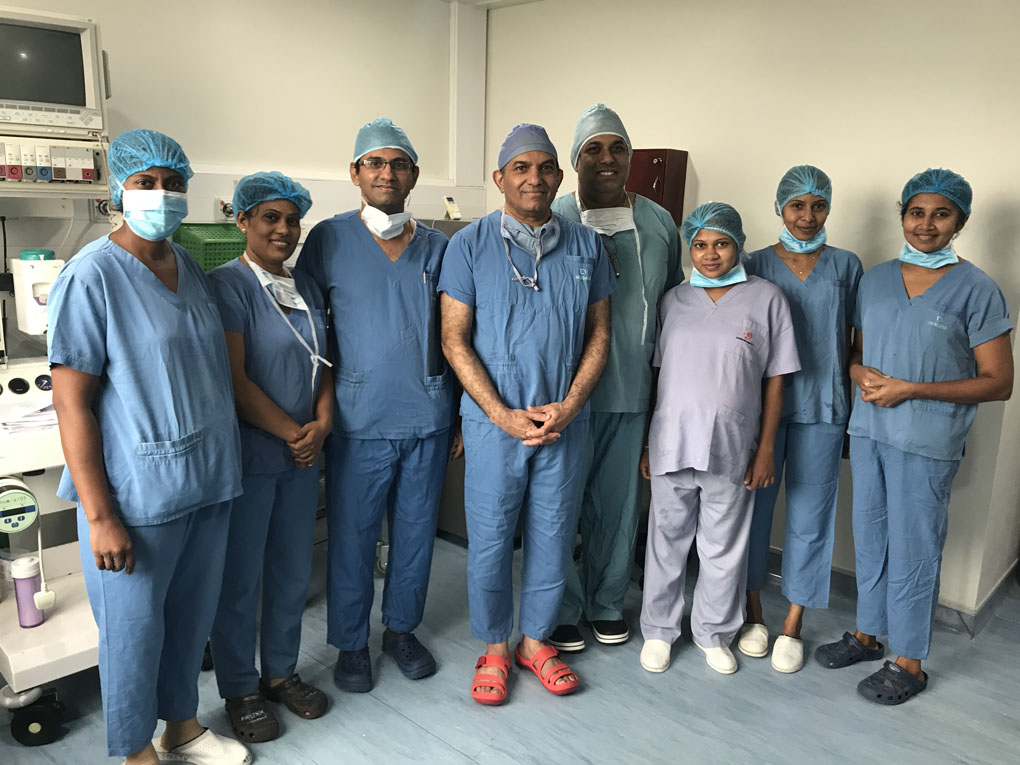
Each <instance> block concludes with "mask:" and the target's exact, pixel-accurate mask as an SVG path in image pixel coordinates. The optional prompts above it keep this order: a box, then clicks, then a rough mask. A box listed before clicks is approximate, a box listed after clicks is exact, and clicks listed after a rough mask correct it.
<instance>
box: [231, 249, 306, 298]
mask: <svg viewBox="0 0 1020 765" xmlns="http://www.w3.org/2000/svg"><path fill="white" fill-rule="evenodd" d="M244 260H245V262H246V263H247V264H248V265H249V266H251V270H252V271H253V272H254V274H255V278H256V279H258V280H259V284H261V285H262V288H263V289H264V290H266V292H268V293H269V294H270V295H272V296H273V297H274V298H275V299H276V302H277V303H279V304H280V305H282V306H283V307H284V308H295V309H297V310H298V311H307V310H308V304H307V303H306V302H305V299H304V298H303V297H301V293H300V292H298V291H297V286H296V285H295V284H294V278H293V277H292V276H291V275H290V273H289V272H288V271H287V269H286V267H284V269H283V276H277V275H276V274H271V273H269V272H268V271H266V269H264V268H262V267H261V266H260V265H258V264H257V263H255V262H254V261H253V260H252V259H251V258H249V257H248V253H245V254H244Z"/></svg>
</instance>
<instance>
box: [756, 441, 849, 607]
mask: <svg viewBox="0 0 1020 765" xmlns="http://www.w3.org/2000/svg"><path fill="white" fill-rule="evenodd" d="M845 434H846V425H832V424H829V423H826V422H816V423H811V424H809V425H805V424H802V423H797V422H790V423H786V422H784V423H780V425H779V429H778V430H777V431H776V450H775V470H776V481H775V483H773V484H772V485H771V486H769V487H768V488H765V489H758V491H757V496H756V497H755V501H754V515H753V516H752V519H751V547H750V550H749V552H748V566H747V589H749V590H760V589H761V588H762V585H764V584H765V574H766V570H767V568H768V555H769V540H770V538H771V536H772V511H773V509H774V508H775V506H776V497H778V496H779V483H780V479H782V480H783V481H784V482H785V484H784V485H785V491H786V530H785V533H784V534H783V595H784V596H785V597H786V599H787V600H788V601H790V602H791V603H795V604H796V605H798V606H806V607H807V608H827V607H828V605H829V575H830V573H831V571H832V538H833V534H834V529H835V525H836V499H837V495H838V493H839V462H840V458H841V457H842V454H843V438H844V435H845ZM784 467H785V475H784Z"/></svg>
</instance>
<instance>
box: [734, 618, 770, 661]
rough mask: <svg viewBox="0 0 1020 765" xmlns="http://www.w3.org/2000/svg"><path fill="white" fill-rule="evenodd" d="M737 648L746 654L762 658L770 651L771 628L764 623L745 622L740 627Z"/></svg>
mask: <svg viewBox="0 0 1020 765" xmlns="http://www.w3.org/2000/svg"><path fill="white" fill-rule="evenodd" d="M737 648H738V649H740V652H741V653H742V654H744V656H751V657H752V658H755V659H760V658H761V657H762V656H766V655H767V654H768V652H769V628H768V627H766V626H765V625H764V624H745V625H744V626H743V627H741V628H740V637H739V638H738V639H737Z"/></svg>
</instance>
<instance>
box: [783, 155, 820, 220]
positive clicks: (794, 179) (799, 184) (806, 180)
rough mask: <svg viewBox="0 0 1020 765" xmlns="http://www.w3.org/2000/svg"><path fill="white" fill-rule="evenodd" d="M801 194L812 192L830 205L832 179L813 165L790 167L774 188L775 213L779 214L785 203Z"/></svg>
mask: <svg viewBox="0 0 1020 765" xmlns="http://www.w3.org/2000/svg"><path fill="white" fill-rule="evenodd" d="M801 194H814V195H816V196H819V197H822V198H823V199H824V200H825V201H826V202H828V203H829V204H830V205H831V204H832V181H831V180H829V176H827V175H826V174H825V173H823V172H822V171H821V170H819V169H818V168H817V167H815V166H814V165H796V166H794V167H791V168H790V169H789V170H787V171H786V175H784V176H783V179H782V180H781V181H779V188H777V189H776V215H781V214H782V212H783V208H784V207H786V205H787V203H788V202H789V201H790V200H791V199H793V198H794V197H799V196H800V195H801Z"/></svg>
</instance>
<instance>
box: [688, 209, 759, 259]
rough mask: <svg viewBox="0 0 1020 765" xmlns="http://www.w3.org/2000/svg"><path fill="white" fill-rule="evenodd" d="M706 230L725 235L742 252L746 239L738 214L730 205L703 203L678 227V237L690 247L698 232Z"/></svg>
mask: <svg viewBox="0 0 1020 765" xmlns="http://www.w3.org/2000/svg"><path fill="white" fill-rule="evenodd" d="M706 228H707V229H708V230H709V231H718V232H719V233H720V234H726V236H728V237H729V238H730V239H732V240H733V241H734V242H736V243H737V249H739V250H741V251H743V249H744V240H745V239H746V237H745V236H744V228H743V223H742V222H741V220H740V213H738V212H737V211H736V210H735V209H733V208H732V207H731V206H730V205H728V204H726V203H725V202H705V204H703V205H699V206H698V207H696V208H694V212H692V213H691V214H690V215H688V216H687V218H685V219H684V222H683V225H682V226H680V236H682V237H683V239H684V242H686V243H687V246H688V247H690V246H691V242H693V241H694V237H696V236H697V235H698V232H699V231H701V230H702V229H706Z"/></svg>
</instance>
